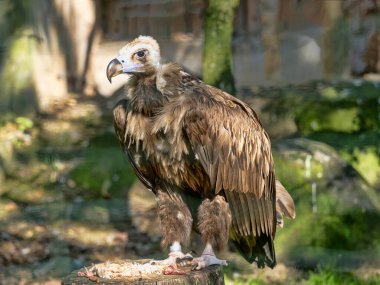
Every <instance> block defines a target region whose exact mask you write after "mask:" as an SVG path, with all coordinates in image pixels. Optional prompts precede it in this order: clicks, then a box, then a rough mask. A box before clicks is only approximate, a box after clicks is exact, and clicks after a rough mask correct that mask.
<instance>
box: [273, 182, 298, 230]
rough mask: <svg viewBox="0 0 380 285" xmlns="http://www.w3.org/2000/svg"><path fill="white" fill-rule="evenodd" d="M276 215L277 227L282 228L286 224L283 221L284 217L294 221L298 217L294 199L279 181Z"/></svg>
mask: <svg viewBox="0 0 380 285" xmlns="http://www.w3.org/2000/svg"><path fill="white" fill-rule="evenodd" d="M276 215H277V225H279V226H280V227H283V224H284V222H283V219H282V217H283V216H285V217H287V218H289V219H294V218H295V217H296V208H295V206H294V202H293V199H292V197H291V196H290V195H289V193H288V191H286V189H285V187H284V186H283V185H282V184H281V182H280V181H278V180H276Z"/></svg>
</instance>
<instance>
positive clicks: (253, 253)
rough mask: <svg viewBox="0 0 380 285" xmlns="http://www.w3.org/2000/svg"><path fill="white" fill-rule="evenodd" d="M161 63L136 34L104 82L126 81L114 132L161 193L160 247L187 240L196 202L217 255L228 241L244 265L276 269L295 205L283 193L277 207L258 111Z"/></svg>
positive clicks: (202, 230)
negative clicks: (123, 76)
mask: <svg viewBox="0 0 380 285" xmlns="http://www.w3.org/2000/svg"><path fill="white" fill-rule="evenodd" d="M159 60H160V57H159V47H158V44H157V43H156V41H155V40H153V39H152V38H150V37H141V36H140V37H139V38H137V39H135V40H134V41H132V42H130V43H128V44H127V45H126V46H125V47H124V48H123V49H122V50H121V52H120V55H119V57H118V58H117V59H114V60H113V61H111V63H110V64H109V66H108V68H107V76H108V78H109V79H110V80H111V78H112V77H113V76H115V75H117V74H120V73H129V74H130V75H131V76H130V79H129V82H128V84H127V88H128V94H127V97H128V100H122V101H121V102H119V103H118V105H117V106H116V108H115V110H114V122H115V130H116V133H117V136H118V138H119V141H120V143H121V145H122V147H123V149H124V151H125V153H126V155H127V156H128V158H129V160H130V162H131V164H132V166H133V168H134V170H135V172H136V174H137V176H138V177H139V178H140V180H141V181H142V182H143V183H144V184H145V186H146V187H148V188H149V189H151V190H152V191H153V192H154V193H155V194H156V195H157V200H158V205H159V215H160V219H161V223H162V225H163V227H162V229H163V239H164V244H165V245H169V244H170V243H172V242H175V241H180V242H182V243H186V237H184V235H188V234H189V231H188V228H189V226H188V225H189V224H190V223H191V216H189V215H188V213H190V212H191V215H192V216H193V217H195V216H196V212H197V208H198V206H199V205H200V206H199V210H198V218H199V221H198V230H199V232H200V234H201V236H202V239H203V241H204V242H205V243H206V242H208V243H211V244H212V245H213V246H214V247H217V248H221V247H223V246H224V245H225V244H226V242H227V236H229V238H230V239H231V240H232V241H233V242H234V243H235V245H236V247H237V249H238V250H239V251H240V252H241V254H242V255H243V256H244V257H245V258H246V259H247V260H248V261H249V262H253V261H256V262H257V263H258V265H259V266H260V267H263V266H264V265H265V264H266V265H268V266H270V267H273V266H274V265H275V263H276V259H275V253H274V246H273V239H274V237H275V233H276V224H277V220H278V219H279V217H282V215H286V216H288V217H293V216H294V204H293V201H292V200H291V197H290V196H289V194H287V192H286V190H285V188H283V187H282V188H281V189H280V191H281V193H282V194H281V196H280V199H279V201H280V202H281V203H278V205H277V206H276V180H275V173H274V164H273V158H272V154H271V145H270V140H269V137H268V135H267V133H266V132H265V130H264V129H263V127H262V125H261V123H260V121H259V119H258V117H257V115H256V113H255V112H254V111H253V110H252V109H251V108H250V107H249V106H248V105H247V104H245V103H244V102H242V101H240V100H239V99H237V98H235V97H233V96H231V95H229V94H227V93H226V92H223V91H221V90H219V89H217V88H214V87H212V86H209V85H207V84H205V83H204V82H202V81H200V80H199V79H197V78H195V77H193V76H191V75H190V74H188V73H186V72H184V71H183V70H182V69H181V68H180V67H179V66H178V65H176V64H173V63H169V64H164V65H160V64H159ZM284 191H285V192H284ZM283 193H286V194H287V195H285V194H284V195H283ZM179 195H180V196H179ZM168 197H177V198H175V199H172V201H169V202H168V200H167V199H168ZM178 197H181V198H180V199H179V198H178ZM289 199H290V200H289ZM165 201H166V202H165ZM202 201H203V202H202ZM226 201H227V203H226ZM170 203H174V204H173V205H171V206H169V208H167V206H165V207H166V208H165V207H163V206H162V205H169V204H170ZM186 205H187V207H189V210H190V212H188V211H189V210H187V208H186ZM276 207H277V211H276ZM185 208H186V209H185ZM170 209H173V211H170ZM181 209H182V210H181ZM178 211H182V213H183V215H182V214H181V215H180V216H181V217H182V216H183V217H184V219H185V221H186V222H185V223H184V224H183V225H180V221H179V220H178V218H177V216H178V215H177V214H176V213H178ZM292 213H293V214H292ZM230 214H231V216H232V218H231V217H229V215H230ZM176 215H177V216H176Z"/></svg>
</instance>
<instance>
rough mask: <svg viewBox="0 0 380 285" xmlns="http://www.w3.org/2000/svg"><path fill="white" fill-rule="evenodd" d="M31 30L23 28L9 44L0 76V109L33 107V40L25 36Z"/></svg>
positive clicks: (27, 108) (21, 109)
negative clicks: (0, 101)
mask: <svg viewBox="0 0 380 285" xmlns="http://www.w3.org/2000/svg"><path fill="white" fill-rule="evenodd" d="M32 32H33V31H32V30H31V29H29V28H25V29H23V30H22V31H20V32H19V33H18V36H15V37H13V39H12V40H11V42H10V44H9V48H8V52H7V56H6V58H5V61H4V64H3V68H2V71H1V77H0V99H1V100H2V101H3V102H4V104H2V107H1V109H0V110H2V111H10V110H11V111H17V112H20V111H24V112H25V111H31V110H34V109H35V106H36V102H35V100H34V97H33V94H34V92H33V83H32V57H31V48H32V43H33V40H32V39H31V38H30V37H28V36H27V35H29V34H32ZM31 99H32V100H31Z"/></svg>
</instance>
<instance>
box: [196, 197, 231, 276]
mask: <svg viewBox="0 0 380 285" xmlns="http://www.w3.org/2000/svg"><path fill="white" fill-rule="evenodd" d="M230 225H231V212H230V209H229V207H228V203H227V202H226V200H225V199H224V197H222V196H219V195H218V196H216V197H215V198H214V199H213V200H210V199H205V200H204V201H203V202H202V204H201V205H200V206H199V208H198V229H199V232H200V234H201V237H202V241H203V243H204V244H205V245H206V247H205V249H204V251H203V253H202V255H201V256H200V257H198V258H194V259H193V261H192V263H193V265H194V269H197V270H199V269H202V268H205V267H207V266H209V265H213V264H221V265H227V261H226V260H221V259H218V258H217V257H216V256H215V253H214V250H220V249H222V248H224V247H225V246H226V245H227V242H228V234H229V230H230Z"/></svg>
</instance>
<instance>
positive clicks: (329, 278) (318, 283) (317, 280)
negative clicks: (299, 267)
mask: <svg viewBox="0 0 380 285" xmlns="http://www.w3.org/2000/svg"><path fill="white" fill-rule="evenodd" d="M307 284H308V285H343V284H344V285H376V284H380V277H377V278H373V279H370V280H363V279H361V278H359V277H357V276H355V275H354V274H352V273H350V272H336V271H333V270H332V269H322V270H319V271H318V272H315V273H311V274H310V276H309V280H308V282H307Z"/></svg>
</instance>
